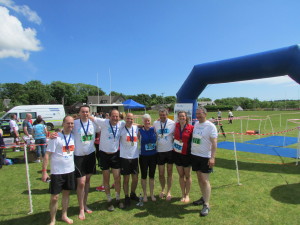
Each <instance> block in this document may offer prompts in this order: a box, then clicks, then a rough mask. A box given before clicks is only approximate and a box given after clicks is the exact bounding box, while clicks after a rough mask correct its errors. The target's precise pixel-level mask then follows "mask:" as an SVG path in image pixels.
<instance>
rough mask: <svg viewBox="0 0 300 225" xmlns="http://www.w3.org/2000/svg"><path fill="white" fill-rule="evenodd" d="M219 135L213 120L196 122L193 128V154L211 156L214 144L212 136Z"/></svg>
mask: <svg viewBox="0 0 300 225" xmlns="http://www.w3.org/2000/svg"><path fill="white" fill-rule="evenodd" d="M217 137H218V131H217V128H216V126H215V125H214V124H213V123H212V122H210V121H208V120H206V121H205V122H204V123H199V122H196V124H195V126H194V130H193V139H192V149H191V154H192V155H196V156H201V157H205V158H210V157H211V146H212V143H211V141H210V138H217Z"/></svg>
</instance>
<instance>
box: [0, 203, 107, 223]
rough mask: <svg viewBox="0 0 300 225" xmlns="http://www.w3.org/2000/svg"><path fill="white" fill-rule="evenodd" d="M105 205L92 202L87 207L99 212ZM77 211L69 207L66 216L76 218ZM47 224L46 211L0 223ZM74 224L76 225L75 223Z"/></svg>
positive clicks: (47, 216)
mask: <svg viewBox="0 0 300 225" xmlns="http://www.w3.org/2000/svg"><path fill="white" fill-rule="evenodd" d="M59 204H60V203H59ZM106 205H107V204H106V202H94V203H93V204H89V207H90V208H92V209H93V211H100V210H104V209H105V207H106ZM78 211H79V209H78V206H74V207H69V208H68V216H69V217H71V216H77V215H78ZM1 216H6V215H1ZM60 218H61V210H58V211H57V214H56V219H57V221H61V219H60ZM76 219H78V218H76ZM78 220H79V219H78ZM49 222H50V214H49V211H46V212H40V213H33V214H30V215H26V216H22V217H19V218H14V219H8V220H3V221H0V225H7V224H9V225H24V224H49ZM74 222H75V223H76V221H74Z"/></svg>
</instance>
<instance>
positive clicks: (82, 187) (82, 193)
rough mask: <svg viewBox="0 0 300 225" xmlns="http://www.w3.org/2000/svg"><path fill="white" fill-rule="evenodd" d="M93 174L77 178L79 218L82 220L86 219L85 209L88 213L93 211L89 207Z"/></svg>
mask: <svg viewBox="0 0 300 225" xmlns="http://www.w3.org/2000/svg"><path fill="white" fill-rule="evenodd" d="M91 176H92V174H87V175H86V176H83V177H79V178H77V199H78V204H79V215H78V218H79V219H81V220H84V219H85V214H84V212H85V211H86V212H87V213H92V211H91V210H90V209H89V208H88V207H87V198H88V194H89V189H90V180H91Z"/></svg>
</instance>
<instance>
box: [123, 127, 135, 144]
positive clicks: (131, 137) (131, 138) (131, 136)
mask: <svg viewBox="0 0 300 225" xmlns="http://www.w3.org/2000/svg"><path fill="white" fill-rule="evenodd" d="M125 129H126V131H127V133H128V134H129V137H130V141H131V142H132V143H133V141H134V139H133V127H131V132H132V135H131V134H130V132H129V130H128V129H127V127H126V126H125Z"/></svg>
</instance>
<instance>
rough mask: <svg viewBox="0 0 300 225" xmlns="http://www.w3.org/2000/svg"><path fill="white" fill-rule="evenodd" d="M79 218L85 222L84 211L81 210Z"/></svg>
mask: <svg viewBox="0 0 300 225" xmlns="http://www.w3.org/2000/svg"><path fill="white" fill-rule="evenodd" d="M78 218H79V219H80V220H85V214H84V210H80V212H79V215H78Z"/></svg>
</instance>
